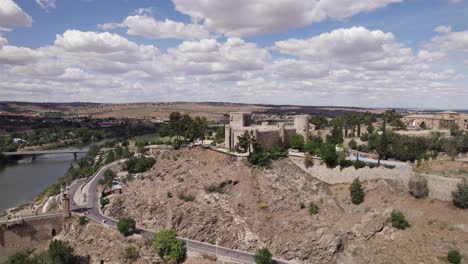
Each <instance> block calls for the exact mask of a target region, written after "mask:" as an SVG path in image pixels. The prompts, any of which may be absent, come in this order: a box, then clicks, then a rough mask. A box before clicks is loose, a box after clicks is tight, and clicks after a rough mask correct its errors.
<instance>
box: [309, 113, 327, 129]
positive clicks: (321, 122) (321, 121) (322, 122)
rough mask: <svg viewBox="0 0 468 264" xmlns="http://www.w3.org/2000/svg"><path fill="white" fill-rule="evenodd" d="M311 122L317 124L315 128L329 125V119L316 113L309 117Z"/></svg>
mask: <svg viewBox="0 0 468 264" xmlns="http://www.w3.org/2000/svg"><path fill="white" fill-rule="evenodd" d="M309 122H310V123H312V124H314V125H315V129H324V128H326V127H328V119H327V118H326V117H324V116H322V115H314V116H311V117H310V118H309Z"/></svg>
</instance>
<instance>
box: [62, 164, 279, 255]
mask: <svg viewBox="0 0 468 264" xmlns="http://www.w3.org/2000/svg"><path fill="white" fill-rule="evenodd" d="M119 162H122V160H121V161H116V162H113V163H110V164H108V165H106V166H104V167H102V168H101V169H100V170H99V171H98V172H97V173H96V174H95V175H94V176H93V177H92V178H91V179H90V180H89V181H88V182H86V183H85V184H84V185H82V186H77V184H75V185H74V186H71V187H70V190H69V193H70V197H71V198H70V199H71V200H72V201H73V199H74V197H75V195H74V194H75V192H76V191H77V190H78V188H81V189H82V190H84V193H86V195H87V197H88V200H87V204H86V206H77V205H74V206H73V207H72V210H74V211H78V212H80V211H83V210H87V211H88V212H89V214H87V215H86V217H87V218H88V219H90V220H92V221H94V222H96V223H99V224H101V225H105V226H107V227H110V228H112V229H117V220H115V219H112V218H110V217H107V216H105V215H104V214H103V213H102V212H101V210H100V207H99V206H100V205H99V189H98V181H99V179H100V178H102V177H103V175H104V172H105V171H106V170H107V169H109V168H111V167H113V166H115V165H117V164H118V163H119ZM86 185H88V186H86ZM135 233H137V234H140V235H141V236H143V237H144V238H147V239H150V240H152V239H153V238H154V232H152V231H149V230H144V229H138V230H136V231H135ZM178 239H180V240H182V241H184V242H185V245H186V247H187V249H188V250H191V251H196V252H199V253H203V254H208V255H212V256H217V257H222V258H227V259H231V260H232V261H235V262H239V263H255V261H254V256H255V255H254V254H252V253H249V252H244V251H239V250H235V249H229V248H224V247H220V246H216V245H212V244H208V243H204V242H200V241H195V240H191V239H188V238H182V237H178ZM274 260H275V263H278V264H286V263H288V262H287V261H284V260H280V259H274Z"/></svg>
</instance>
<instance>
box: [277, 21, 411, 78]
mask: <svg viewBox="0 0 468 264" xmlns="http://www.w3.org/2000/svg"><path fill="white" fill-rule="evenodd" d="M275 46H276V48H277V49H278V50H279V51H280V52H282V53H284V54H290V55H295V56H297V57H299V58H303V59H308V60H314V61H328V62H334V63H337V64H341V65H349V66H351V65H353V66H354V67H356V66H360V67H363V68H366V69H374V70H379V69H382V70H385V69H393V68H398V67H400V66H401V65H403V64H406V63H408V62H409V61H411V60H412V57H411V50H410V49H408V48H405V47H403V46H402V45H401V44H399V43H397V42H396V41H395V37H394V35H393V34H392V33H385V32H383V31H380V30H374V31H370V30H368V29H366V28H363V27H353V28H349V29H336V30H333V31H331V32H329V33H323V34H320V35H318V36H315V37H312V38H309V39H288V40H285V41H277V42H276V43H275Z"/></svg>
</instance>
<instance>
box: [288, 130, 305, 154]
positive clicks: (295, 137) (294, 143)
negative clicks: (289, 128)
mask: <svg viewBox="0 0 468 264" xmlns="http://www.w3.org/2000/svg"><path fill="white" fill-rule="evenodd" d="M288 142H289V145H290V146H291V148H293V149H297V150H302V149H303V148H304V143H305V141H304V137H303V136H302V135H301V134H298V133H294V134H291V135H290V136H289V139H288Z"/></svg>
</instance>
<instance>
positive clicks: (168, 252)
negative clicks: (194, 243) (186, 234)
mask: <svg viewBox="0 0 468 264" xmlns="http://www.w3.org/2000/svg"><path fill="white" fill-rule="evenodd" d="M153 246H154V250H155V251H156V254H158V256H159V257H160V258H161V259H163V260H164V261H166V260H172V261H175V262H177V263H179V262H181V261H183V260H184V258H185V255H186V248H185V244H184V243H183V242H182V241H180V240H178V239H177V235H176V231H175V230H174V229H163V230H161V231H159V232H157V233H156V234H155V235H154V242H153Z"/></svg>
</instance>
